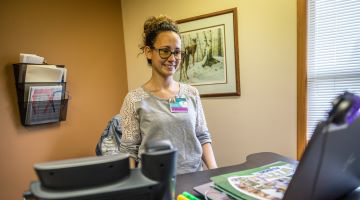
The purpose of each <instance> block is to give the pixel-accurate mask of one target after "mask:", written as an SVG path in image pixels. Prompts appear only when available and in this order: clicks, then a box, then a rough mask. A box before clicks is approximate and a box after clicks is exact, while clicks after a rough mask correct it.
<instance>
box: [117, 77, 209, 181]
mask: <svg viewBox="0 0 360 200" xmlns="http://www.w3.org/2000/svg"><path fill="white" fill-rule="evenodd" d="M176 97H181V98H186V101H187V104H188V112H176V113H173V112H171V111H170V103H169V102H170V99H165V98H159V97H157V96H153V95H152V94H151V93H149V92H147V91H145V90H144V89H143V88H142V87H140V88H137V89H135V90H132V91H130V92H129V93H128V94H127V96H126V97H125V100H124V103H123V106H122V108H121V111H120V115H121V119H122V120H121V127H122V130H123V135H122V138H121V145H120V152H123V153H129V154H130V156H131V157H132V158H134V159H135V160H138V161H139V158H140V155H141V154H142V153H143V152H144V151H145V149H144V144H145V143H146V142H147V141H148V140H152V139H159V140H160V139H168V140H170V141H171V143H172V145H173V146H174V147H175V148H176V149H177V150H178V158H177V162H176V165H177V167H176V169H177V174H182V173H188V172H194V171H199V170H202V161H201V156H202V145H203V144H205V143H209V142H211V138H210V134H209V132H208V128H207V125H206V121H205V116H204V112H203V108H202V105H201V101H200V96H199V92H198V91H197V89H196V88H194V87H192V86H190V85H186V84H182V83H180V90H179V93H178V94H177V96H176Z"/></svg>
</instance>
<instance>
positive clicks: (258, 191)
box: [194, 161, 296, 200]
mask: <svg viewBox="0 0 360 200" xmlns="http://www.w3.org/2000/svg"><path fill="white" fill-rule="evenodd" d="M295 167H296V166H295V165H293V164H290V163H287V162H282V161H279V162H275V163H272V164H269V165H264V166H261V167H257V168H253V169H249V170H244V171H239V172H233V173H228V174H223V175H220V176H215V177H211V180H212V181H213V182H214V186H215V188H216V189H217V190H219V191H222V192H224V193H226V194H227V195H228V196H231V197H232V198H234V199H247V200H254V199H259V200H281V199H282V197H283V196H284V193H285V190H286V189H287V187H288V184H289V183H290V180H291V178H292V176H293V174H294V172H295ZM194 189H195V188H194Z"/></svg>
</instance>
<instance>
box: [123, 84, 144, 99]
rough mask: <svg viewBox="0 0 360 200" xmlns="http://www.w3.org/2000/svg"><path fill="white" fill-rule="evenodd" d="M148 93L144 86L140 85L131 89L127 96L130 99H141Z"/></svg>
mask: <svg viewBox="0 0 360 200" xmlns="http://www.w3.org/2000/svg"><path fill="white" fill-rule="evenodd" d="M147 95H148V94H147V93H146V92H145V91H144V89H143V88H142V87H138V88H136V89H133V90H130V91H129V92H128V93H127V95H126V98H127V99H128V100H130V101H141V100H142V99H144V98H145V97H146V96H147Z"/></svg>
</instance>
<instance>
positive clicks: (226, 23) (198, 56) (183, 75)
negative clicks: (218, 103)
mask: <svg viewBox="0 0 360 200" xmlns="http://www.w3.org/2000/svg"><path fill="white" fill-rule="evenodd" d="M176 22H177V24H178V27H179V30H180V37H181V41H182V44H181V46H182V48H181V49H182V51H183V55H182V60H181V64H180V65H181V66H180V68H179V69H178V70H177V71H176V73H175V75H174V79H175V80H176V81H179V82H182V83H186V84H190V85H192V86H194V87H196V88H197V89H198V91H199V93H200V96H201V97H221V96H240V72H239V50H238V25H237V9H236V8H231V9H227V10H223V11H218V12H214V13H210V14H205V15H200V16H195V17H191V18H186V19H181V20H177V21H176Z"/></svg>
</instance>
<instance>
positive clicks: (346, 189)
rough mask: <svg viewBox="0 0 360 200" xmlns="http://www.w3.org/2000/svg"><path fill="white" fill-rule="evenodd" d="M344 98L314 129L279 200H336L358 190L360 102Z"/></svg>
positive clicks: (348, 95) (337, 100)
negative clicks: (282, 196) (343, 101)
mask: <svg viewBox="0 0 360 200" xmlns="http://www.w3.org/2000/svg"><path fill="white" fill-rule="evenodd" d="M344 95H347V96H346V98H345V100H346V99H347V100H346V102H345V103H343V104H342V105H340V103H341V102H339V100H344ZM344 95H342V96H340V97H339V98H337V99H336V100H335V101H334V102H335V103H334V107H333V109H332V110H331V111H330V113H329V117H328V119H327V120H326V121H323V122H321V123H319V124H318V126H317V127H316V129H315V131H314V134H313V136H312V138H311V140H310V141H309V143H308V145H307V147H306V149H305V151H304V154H303V156H302V158H301V160H300V162H299V164H298V166H297V169H296V171H295V174H294V176H293V178H292V180H291V181H290V184H289V186H288V189H287V190H286V192H285V195H284V198H283V199H285V200H304V199H306V200H332V199H339V198H343V197H344V196H346V195H348V194H349V193H351V192H352V191H354V190H355V189H356V188H357V187H359V186H360V118H359V117H358V111H359V107H360V98H359V97H358V96H355V95H351V94H349V93H345V94H344ZM345 105H347V106H348V107H347V108H346V107H345ZM345 108H346V109H345ZM339 109H343V110H340V111H339Z"/></svg>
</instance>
